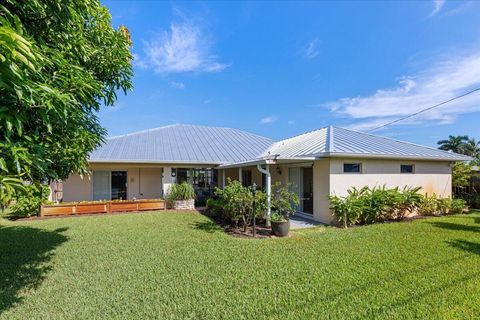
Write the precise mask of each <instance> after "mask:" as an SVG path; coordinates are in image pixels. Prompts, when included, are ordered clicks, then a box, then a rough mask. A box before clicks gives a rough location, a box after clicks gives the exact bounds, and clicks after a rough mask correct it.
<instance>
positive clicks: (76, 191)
mask: <svg viewBox="0 0 480 320" xmlns="http://www.w3.org/2000/svg"><path fill="white" fill-rule="evenodd" d="M62 199H63V201H65V202H70V201H83V200H91V199H92V180H91V177H83V178H82V177H80V175H78V174H73V175H71V176H70V177H69V178H68V179H67V180H65V181H64V182H63V198H62Z"/></svg>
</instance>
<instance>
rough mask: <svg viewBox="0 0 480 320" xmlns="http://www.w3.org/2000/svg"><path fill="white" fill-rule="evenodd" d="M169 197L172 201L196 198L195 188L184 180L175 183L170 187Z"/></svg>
mask: <svg viewBox="0 0 480 320" xmlns="http://www.w3.org/2000/svg"><path fill="white" fill-rule="evenodd" d="M168 199H169V200H170V201H181V200H191V199H195V189H193V186H192V185H191V184H189V183H187V182H182V183H181V184H177V183H174V184H172V185H171V187H170V193H169V194H168Z"/></svg>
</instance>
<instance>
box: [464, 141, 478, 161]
mask: <svg viewBox="0 0 480 320" xmlns="http://www.w3.org/2000/svg"><path fill="white" fill-rule="evenodd" d="M463 148H464V151H465V154H466V155H467V156H470V157H472V158H476V159H478V158H479V156H480V141H475V139H473V138H472V139H468V140H467V141H466V142H465V143H464V146H463Z"/></svg>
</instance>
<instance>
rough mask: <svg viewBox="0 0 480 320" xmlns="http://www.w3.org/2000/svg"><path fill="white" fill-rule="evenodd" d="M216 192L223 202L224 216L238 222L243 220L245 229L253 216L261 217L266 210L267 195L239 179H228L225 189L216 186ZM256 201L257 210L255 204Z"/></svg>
mask: <svg viewBox="0 0 480 320" xmlns="http://www.w3.org/2000/svg"><path fill="white" fill-rule="evenodd" d="M215 194H216V195H217V196H218V197H219V198H220V199H221V201H222V203H223V210H222V212H223V218H224V219H229V220H230V221H232V222H234V223H236V222H237V221H238V220H242V223H243V226H244V230H246V228H247V226H248V225H250V223H251V221H252V218H253V216H254V215H255V217H261V216H263V215H264V213H265V210H266V195H265V193H264V192H262V191H255V193H253V192H252V190H251V188H249V187H244V186H242V184H241V183H240V182H239V181H236V180H234V181H232V180H231V179H228V181H227V185H226V186H225V188H224V189H220V188H216V189H215ZM254 202H255V212H253V204H254Z"/></svg>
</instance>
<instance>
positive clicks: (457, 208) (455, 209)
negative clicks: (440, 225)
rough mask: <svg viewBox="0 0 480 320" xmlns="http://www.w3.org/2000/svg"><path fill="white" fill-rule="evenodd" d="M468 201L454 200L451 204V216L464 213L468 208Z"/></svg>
mask: <svg viewBox="0 0 480 320" xmlns="http://www.w3.org/2000/svg"><path fill="white" fill-rule="evenodd" d="M466 205H467V203H466V201H465V200H463V199H453V200H452V202H451V204H450V212H449V213H451V214H460V213H463V210H464V209H465V208H466Z"/></svg>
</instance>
